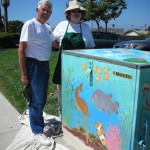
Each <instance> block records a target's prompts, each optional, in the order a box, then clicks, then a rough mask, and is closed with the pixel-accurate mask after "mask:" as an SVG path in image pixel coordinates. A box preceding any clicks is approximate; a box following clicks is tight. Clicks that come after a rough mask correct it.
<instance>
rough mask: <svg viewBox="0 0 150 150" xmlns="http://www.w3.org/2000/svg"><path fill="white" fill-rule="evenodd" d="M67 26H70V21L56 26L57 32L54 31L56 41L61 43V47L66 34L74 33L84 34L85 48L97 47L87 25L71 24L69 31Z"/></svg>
mask: <svg viewBox="0 0 150 150" xmlns="http://www.w3.org/2000/svg"><path fill="white" fill-rule="evenodd" d="M67 26H68V21H62V22H60V23H59V24H58V25H57V26H56V28H55V30H54V31H53V34H54V36H55V37H56V40H57V41H58V42H59V45H61V41H62V39H63V37H64V35H65V33H66V32H74V33H81V32H82V36H83V40H84V43H85V47H86V48H94V47H95V43H94V40H93V36H92V33H91V30H90V28H89V26H88V25H87V24H85V23H83V22H82V23H81V25H80V24H74V23H71V22H69V26H68V29H67ZM66 30H67V31H66Z"/></svg>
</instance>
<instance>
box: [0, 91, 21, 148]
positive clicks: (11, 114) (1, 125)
mask: <svg viewBox="0 0 150 150" xmlns="http://www.w3.org/2000/svg"><path fill="white" fill-rule="evenodd" d="M19 115H20V114H19V113H18V112H17V111H16V109H15V108H14V107H13V106H12V105H11V104H10V103H9V102H8V100H7V99H6V98H5V97H4V96H3V95H2V93H0V147H1V148H0V149H1V150H6V148H7V147H8V146H9V145H10V144H11V143H12V141H13V140H14V138H15V136H16V134H17V133H18V131H19V130H20V129H21V124H20V122H19V120H18V118H17V117H18V116H19Z"/></svg>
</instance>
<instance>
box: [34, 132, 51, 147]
mask: <svg viewBox="0 0 150 150" xmlns="http://www.w3.org/2000/svg"><path fill="white" fill-rule="evenodd" d="M34 138H35V139H36V140H37V141H38V142H39V143H40V144H41V145H45V146H50V145H52V144H53V143H54V140H53V138H49V137H47V136H46V135H45V134H44V133H38V134H34Z"/></svg>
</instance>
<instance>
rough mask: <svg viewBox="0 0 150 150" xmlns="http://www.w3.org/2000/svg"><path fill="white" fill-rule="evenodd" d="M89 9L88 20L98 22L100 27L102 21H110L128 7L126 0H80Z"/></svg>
mask: <svg viewBox="0 0 150 150" xmlns="http://www.w3.org/2000/svg"><path fill="white" fill-rule="evenodd" d="M79 2H81V3H82V4H83V6H84V7H85V8H86V9H87V10H88V11H89V15H88V17H87V18H86V21H90V20H93V21H95V22H96V24H97V26H98V29H99V28H100V21H101V20H103V21H104V22H105V23H108V21H109V20H111V19H115V18H117V17H119V16H120V15H121V13H122V10H123V9H126V8H127V4H126V2H125V0H79Z"/></svg>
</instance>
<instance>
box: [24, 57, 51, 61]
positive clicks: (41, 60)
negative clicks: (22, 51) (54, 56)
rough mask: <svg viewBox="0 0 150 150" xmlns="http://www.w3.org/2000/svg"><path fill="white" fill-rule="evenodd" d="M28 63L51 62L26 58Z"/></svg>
mask: <svg viewBox="0 0 150 150" xmlns="http://www.w3.org/2000/svg"><path fill="white" fill-rule="evenodd" d="M26 60H27V61H34V62H49V61H48V60H37V59H35V58H31V57H26Z"/></svg>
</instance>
